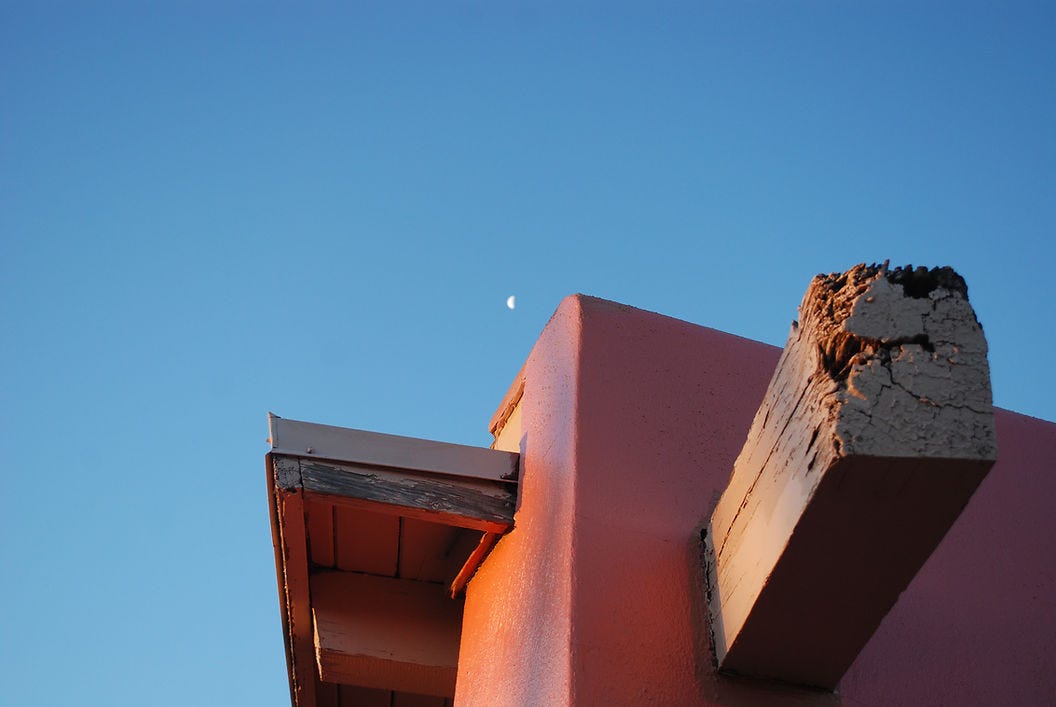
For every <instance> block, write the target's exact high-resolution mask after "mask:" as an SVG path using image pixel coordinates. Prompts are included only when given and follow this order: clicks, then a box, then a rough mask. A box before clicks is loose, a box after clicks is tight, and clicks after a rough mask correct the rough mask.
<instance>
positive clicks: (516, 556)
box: [456, 295, 1056, 706]
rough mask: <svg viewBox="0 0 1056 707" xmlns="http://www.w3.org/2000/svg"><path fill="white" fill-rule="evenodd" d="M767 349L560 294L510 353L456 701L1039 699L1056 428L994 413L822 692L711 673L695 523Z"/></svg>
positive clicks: (1049, 614)
mask: <svg viewBox="0 0 1056 707" xmlns="http://www.w3.org/2000/svg"><path fill="white" fill-rule="evenodd" d="M779 353H780V351H779V349H777V348H774V347H772V346H768V345H765V344H761V343H759V342H754V341H749V340H746V339H742V338H739V337H735V336H731V335H729V334H724V333H722V332H718V331H714V330H711V329H707V328H704V327H700V326H696V325H692V324H689V323H687V322H683V321H679V320H675V319H671V318H669V317H664V316H662V315H658V314H654V313H650V312H645V311H642V310H638V309H634V308H631V307H626V306H623V305H618V304H615V303H612V302H607V301H604V300H599V299H595V298H590V297H585V296H581V295H575V296H572V297H569V298H567V299H566V300H564V301H563V302H562V303H561V305H560V307H559V308H558V310H557V312H556V313H555V315H554V317H553V318H552V319H551V321H550V323H549V324H548V326H547V327H546V329H545V330H544V332H543V334H542V336H541V337H540V339H539V341H538V342H537V344H536V346H535V347H534V349H533V351H532V353H531V355H530V356H529V359H528V362H527V364H526V367H525V374H524V375H525V388H524V397H523V398H522V402H521V405H522V413H523V417H522V425H523V427H522V430H523V434H522V439H521V453H522V476H521V491H520V499H519V507H518V511H517V515H516V520H515V527H514V530H513V531H511V532H510V533H509V534H508V535H506V536H505V537H503V538H502V540H500V542H499V543H498V545H497V546H496V548H495V550H494V551H493V552H492V554H491V556H490V557H489V558H488V559H487V560H486V561H485V563H484V564H483V565H482V567H481V568H480V570H479V571H478V573H477V575H476V577H474V579H473V580H472V581H471V583H470V584H469V587H468V590H467V597H466V610H465V616H464V618H463V633H462V643H461V653H460V658H459V672H458V684H457V687H456V703H457V704H461V705H489V706H490V705H497V704H502V705H543V704H545V705H562V704H579V705H642V704H658V705H750V704H771V705H772V704H825V705H831V704H840V703H843V704H848V705H889V704H903V705H905V704H951V705H952V704H957V705H965V704H998V703H1003V704H1047V703H1051V702H1052V700H1053V698H1054V697H1056V678H1054V676H1053V671H1052V670H1051V662H1052V655H1054V654H1056V600H1054V594H1056V592H1054V591H1053V590H1054V588H1056V585H1054V579H1056V577H1054V574H1056V541H1054V535H1056V534H1054V533H1053V521H1052V520H1051V518H1052V516H1051V513H1050V511H1049V509H1048V508H1047V505H1048V504H1049V503H1050V500H1051V499H1052V498H1054V497H1056V475H1053V474H1051V469H1052V461H1051V460H1052V459H1053V458H1056V425H1053V424H1052V423H1047V422H1043V421H1039V420H1033V419H1031V418H1026V417H1023V416H1020V415H1015V414H1013V413H1008V412H1004V411H999V413H998V416H997V421H998V445H999V450H1000V451H999V460H998V463H997V465H996V466H995V467H994V469H993V470H992V472H991V474H990V476H989V477H988V478H987V479H986V481H985V482H984V483H983V485H982V487H980V489H979V491H978V492H977V493H976V495H975V497H974V498H973V500H972V501H971V503H970V504H969V507H968V508H967V509H966V511H965V513H964V514H963V515H962V517H961V518H960V520H958V521H957V523H956V524H955V526H954V528H953V530H951V532H950V533H949V534H948V535H947V537H946V539H945V540H944V541H943V542H942V544H941V545H940V546H939V548H938V549H937V550H936V552H935V553H934V555H933V556H932V558H931V559H930V560H929V561H928V563H927V564H926V565H925V567H924V568H923V569H922V570H921V572H920V573H919V574H918V576H917V578H916V579H915V580H914V581H913V583H912V584H911V585H910V587H909V589H908V590H907V591H906V592H905V593H904V594H903V596H902V597H901V598H900V600H899V602H898V603H897V604H896V606H895V609H894V610H893V611H892V612H891V613H890V614H889V615H888V617H887V618H886V619H885V620H884V622H883V624H882V625H881V627H880V629H879V630H878V631H877V633H876V634H875V635H874V636H873V639H872V640H871V641H870V642H869V643H868V644H867V646H866V648H865V649H864V650H863V652H862V653H861V654H860V655H859V657H858V659H857V661H856V662H855V663H854V665H853V666H852V667H851V669H850V671H849V672H848V673H847V675H846V676H845V678H844V680H843V681H842V682H841V684H840V687H839V689H838V690H837V692H836V694H831V693H821V692H814V691H805V690H798V689H793V688H786V687H781V686H773V685H760V684H756V683H753V682H751V681H743V680H736V679H732V678H728V677H724V676H720V675H718V674H717V673H716V672H715V670H714V667H713V663H714V661H713V656H712V653H711V648H710V646H709V642H708V637H707V636H708V633H707V618H706V611H705V600H704V589H703V572H702V568H701V543H700V530H701V528H702V527H703V526H704V525H705V523H706V520H707V518H708V517H709V515H710V513H711V511H712V509H713V507H714V505H715V503H716V501H717V499H718V497H719V495H720V494H721V492H722V490H723V488H724V487H725V485H726V483H727V481H728V479H729V474H730V470H731V468H732V465H733V461H734V459H735V457H736V456H737V454H738V452H739V451H740V448H741V445H742V444H743V442H744V439H745V435H746V434H747V431H748V428H749V426H750V425H751V421H752V417H753V415H754V413H755V410H756V408H757V407H758V405H759V402H760V400H761V399H762V396H763V394H764V393H765V390H766V386H767V384H768V382H769V379H770V376H771V374H772V372H773V370H774V366H775V364H776V362H777V358H778V355H779ZM893 522H897V520H895V521H893Z"/></svg>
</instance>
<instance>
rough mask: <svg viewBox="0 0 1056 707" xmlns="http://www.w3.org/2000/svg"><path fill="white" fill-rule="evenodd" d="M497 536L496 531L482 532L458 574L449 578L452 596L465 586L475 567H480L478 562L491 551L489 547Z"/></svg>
mask: <svg viewBox="0 0 1056 707" xmlns="http://www.w3.org/2000/svg"><path fill="white" fill-rule="evenodd" d="M499 537H500V536H499V534H498V533H484V534H483V535H482V536H481V537H480V540H479V541H478V542H477V546H476V547H475V548H473V551H472V552H471V553H470V555H469V557H467V558H466V561H465V562H464V563H463V564H462V567H461V568H460V569H459V571H458V574H456V575H455V576H454V578H453V579H452V580H451V587H450V592H451V597H452V598H454V597H457V596H458V595H459V594H461V593H462V590H463V589H465V588H466V585H467V584H469V580H471V579H472V578H473V575H474V574H475V573H476V571H477V568H478V567H480V563H481V562H483V561H484V558H485V557H487V555H488V553H489V552H491V548H493V547H494V546H495V543H496V542H498V539H499Z"/></svg>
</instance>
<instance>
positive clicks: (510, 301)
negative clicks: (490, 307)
mask: <svg viewBox="0 0 1056 707" xmlns="http://www.w3.org/2000/svg"><path fill="white" fill-rule="evenodd" d="M516 306H517V298H516V297H514V296H513V295H510V296H509V297H507V298H506V307H507V308H509V309H513V308H514V307H516Z"/></svg>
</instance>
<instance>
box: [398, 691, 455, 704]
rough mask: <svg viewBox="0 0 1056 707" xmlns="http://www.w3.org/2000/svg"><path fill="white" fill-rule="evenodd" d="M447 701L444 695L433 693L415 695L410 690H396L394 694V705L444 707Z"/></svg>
mask: <svg viewBox="0 0 1056 707" xmlns="http://www.w3.org/2000/svg"><path fill="white" fill-rule="evenodd" d="M446 703H447V700H445V699H444V698H443V697H433V696H432V695H415V694H412V693H410V692H396V693H393V695H392V707H444V705H445V704H446Z"/></svg>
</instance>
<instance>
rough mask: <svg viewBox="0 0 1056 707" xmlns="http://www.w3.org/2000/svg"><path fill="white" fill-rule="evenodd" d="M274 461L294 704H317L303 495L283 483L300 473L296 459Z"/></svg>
mask: <svg viewBox="0 0 1056 707" xmlns="http://www.w3.org/2000/svg"><path fill="white" fill-rule="evenodd" d="M269 461H270V463H271V465H272V474H271V478H270V480H271V482H272V483H271V492H272V494H273V495H274V503H275V509H276V517H277V525H278V531H279V545H280V550H281V554H280V559H281V567H280V568H279V570H280V572H281V575H282V587H283V596H282V600H283V611H284V615H285V619H286V620H285V631H286V638H287V658H288V664H289V667H290V682H291V691H292V693H293V702H294V704H295V705H298V706H301V705H315V704H316V695H315V660H314V657H315V656H314V650H313V642H314V641H313V629H312V616H311V608H310V606H309V582H308V555H307V544H306V534H305V523H304V518H305V515H304V498H303V495H302V493H301V491H300V490H296V489H295V490H293V491H288V490H284V489H283V488H281V487H280V485H279V483H278V479H280V478H283V479H284V482H285V481H288V480H289V479H291V478H293V477H295V476H296V475H298V474H299V473H300V472H299V466H300V463H299V462H298V461H297V460H296V459H292V460H291V459H287V458H283V457H269Z"/></svg>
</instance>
